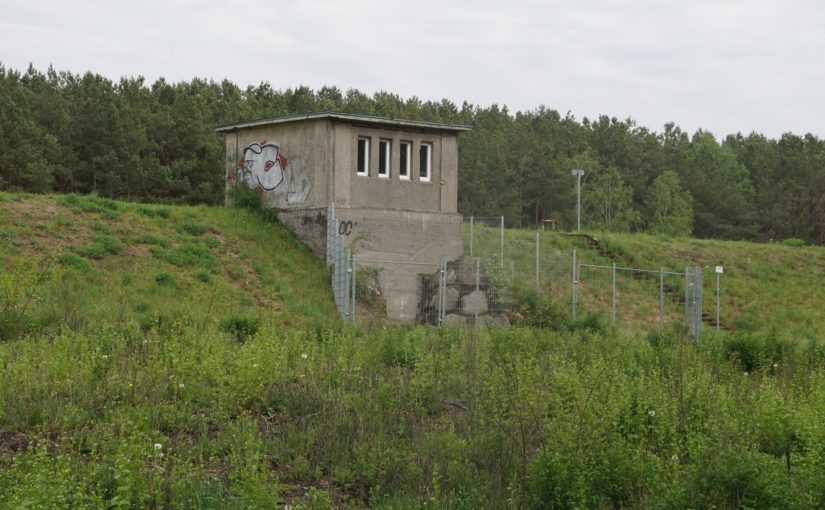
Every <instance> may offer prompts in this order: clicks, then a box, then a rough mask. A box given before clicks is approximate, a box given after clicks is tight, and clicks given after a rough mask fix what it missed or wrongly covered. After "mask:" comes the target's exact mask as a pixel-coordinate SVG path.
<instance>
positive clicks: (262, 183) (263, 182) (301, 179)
mask: <svg viewBox="0 0 825 510" xmlns="http://www.w3.org/2000/svg"><path fill="white" fill-rule="evenodd" d="M287 168H288V162H287V159H286V156H285V155H284V154H283V153H282V152H281V146H280V145H278V144H276V143H268V142H267V141H266V140H264V141H262V142H260V143H257V142H256V143H251V144H249V145H247V146H246V147H244V149H243V155H242V156H241V160H240V161H238V165H237V169H236V171H235V172H234V173H229V174H228V175H227V179H228V180H230V181H236V182H239V183H240V182H243V183H246V185H247V186H248V187H249V189H252V190H256V191H257V192H258V194H259V195H261V196H262V197H263V196H266V195H271V196H272V197H273V205H275V206H282V205H289V204H299V203H303V202H305V201H306V199H307V196H309V192H310V189H311V188H312V183H311V182H310V180H309V177H308V176H307V175H306V174H305V173H304V172H302V171H295V169H290V170H289V171H287ZM275 197H279V198H283V197H285V198H286V204H283V203H281V202H282V200H279V199H277V198H275Z"/></svg>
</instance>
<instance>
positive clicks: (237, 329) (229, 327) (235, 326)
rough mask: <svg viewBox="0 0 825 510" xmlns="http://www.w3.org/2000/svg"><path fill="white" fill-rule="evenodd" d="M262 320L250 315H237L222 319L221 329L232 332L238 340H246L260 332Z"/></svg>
mask: <svg viewBox="0 0 825 510" xmlns="http://www.w3.org/2000/svg"><path fill="white" fill-rule="evenodd" d="M259 326H260V321H259V320H258V319H257V318H255V317H252V316H249V315H236V316H234V317H229V318H226V319H223V320H222V321H221V331H224V332H226V333H230V334H231V335H232V336H234V337H235V340H237V341H238V342H241V343H243V342H245V341H246V340H248V339H249V338H250V337H253V336H255V335H256V334H257V333H258V328H259Z"/></svg>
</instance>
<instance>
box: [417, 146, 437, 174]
mask: <svg viewBox="0 0 825 510" xmlns="http://www.w3.org/2000/svg"><path fill="white" fill-rule="evenodd" d="M418 154H419V158H420V160H419V161H420V166H419V167H418V177H419V178H420V179H421V181H422V182H430V173H431V171H432V159H433V144H431V143H422V144H421V149H420V151H419V153H418Z"/></svg>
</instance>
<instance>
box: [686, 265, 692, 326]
mask: <svg viewBox="0 0 825 510" xmlns="http://www.w3.org/2000/svg"><path fill="white" fill-rule="evenodd" d="M689 271H690V270H689V269H688V268H687V267H686V268H685V325H686V326H687V327H688V328H690V329H693V322H692V321H691V320H690V281H689V280H690V273H689Z"/></svg>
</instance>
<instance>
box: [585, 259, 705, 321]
mask: <svg viewBox="0 0 825 510" xmlns="http://www.w3.org/2000/svg"><path fill="white" fill-rule="evenodd" d="M577 276H578V280H577V282H576V283H575V286H576V297H577V310H578V313H591V314H599V315H601V316H603V317H604V318H605V319H606V320H607V322H608V324H610V325H611V326H613V327H614V328H620V329H626V330H634V331H637V330H643V329H650V328H652V327H655V326H658V327H662V326H664V325H665V324H679V323H684V324H685V325H686V326H687V328H688V329H689V330H690V331H691V333H693V334H694V335H697V332H699V331H700V330H701V314H702V312H701V310H702V300H701V271H698V272H697V270H696V269H693V270H690V269H688V270H686V271H685V272H684V273H677V272H674V271H664V270H663V269H659V270H658V271H657V270H649V269H638V268H627V267H621V266H617V265H610V266H606V265H598V264H578V265H577ZM697 288H698V289H699V290H697ZM697 336H698V335H697Z"/></svg>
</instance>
